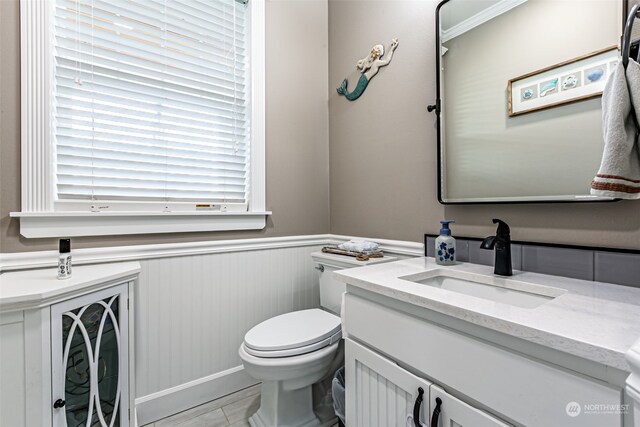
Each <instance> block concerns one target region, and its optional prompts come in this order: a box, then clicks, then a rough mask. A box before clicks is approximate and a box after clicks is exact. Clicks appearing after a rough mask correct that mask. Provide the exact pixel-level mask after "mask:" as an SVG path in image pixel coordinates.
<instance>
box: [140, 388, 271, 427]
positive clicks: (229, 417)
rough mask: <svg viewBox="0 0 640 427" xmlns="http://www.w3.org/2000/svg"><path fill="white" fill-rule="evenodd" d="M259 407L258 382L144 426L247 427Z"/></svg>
mask: <svg viewBox="0 0 640 427" xmlns="http://www.w3.org/2000/svg"><path fill="white" fill-rule="evenodd" d="M259 407H260V385H259V384H258V385H254V386H252V387H249V388H245V389H244V390H240V391H238V392H236V393H233V394H230V395H228V396H224V397H221V398H220V399H216V400H213V401H211V402H208V403H205V404H203V405H200V406H196V407H195V408H191V409H188V410H186V411H184V412H180V413H179V414H175V415H172V416H170V417H167V418H163V419H161V420H158V421H156V422H155V423H151V424H147V425H146V426H144V427H245V426H248V425H249V422H248V421H247V420H248V419H249V417H250V416H251V415H253V414H254V412H256V411H257V410H258V408H259Z"/></svg>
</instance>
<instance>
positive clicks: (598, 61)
mask: <svg viewBox="0 0 640 427" xmlns="http://www.w3.org/2000/svg"><path fill="white" fill-rule="evenodd" d="M619 57H620V52H619V48H618V46H611V47H608V48H606V49H601V50H598V51H596V52H592V53H589V54H587V55H583V56H580V57H578V58H573V59H570V60H568V61H565V62H561V63H559V64H555V65H552V66H550V67H547V68H543V69H541V70H537V71H534V72H531V73H528V74H525V75H523V76H520V77H516V78H514V79H511V80H509V83H508V87H507V98H508V99H507V104H508V108H509V117H514V116H518V115H520V114H526V113H532V112H534V111H540V110H544V109H547V108H552V107H557V106H559V105H565V104H570V103H572V102H576V101H582V100H584V99H589V98H595V97H598V96H601V95H602V91H603V90H604V86H605V84H606V83H607V79H608V78H609V75H610V74H611V73H612V72H613V70H614V67H615V66H616V64H617V63H618V61H619Z"/></svg>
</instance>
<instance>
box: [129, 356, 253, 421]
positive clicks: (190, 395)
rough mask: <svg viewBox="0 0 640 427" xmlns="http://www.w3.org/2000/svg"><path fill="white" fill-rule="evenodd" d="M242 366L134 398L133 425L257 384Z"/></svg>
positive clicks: (155, 419)
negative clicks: (134, 417) (134, 415)
mask: <svg viewBox="0 0 640 427" xmlns="http://www.w3.org/2000/svg"><path fill="white" fill-rule="evenodd" d="M257 383H258V381H256V380H255V379H253V378H251V377H250V376H249V375H248V374H247V373H246V372H245V371H244V368H243V367H242V366H236V367H235V368H231V369H227V370H226V371H222V372H218V373H216V374H213V375H209V376H207V377H204V378H198V379H197V380H194V381H190V382H188V383H185V384H180V385H179V386H176V387H171V388H168V389H166V390H162V391H159V392H157V393H153V394H149V395H147V396H142V397H139V398H137V399H136V400H135V405H136V407H135V412H136V417H137V421H136V422H137V425H138V426H143V425H146V424H149V423H152V422H154V421H157V420H159V419H162V418H165V417H168V416H170V415H173V414H177V413H178V412H182V411H185V410H187V409H190V408H193V407H194V406H198V405H202V404H203V403H206V402H209V401H211V400H214V399H218V398H220V397H222V396H226V395H227V394H231V393H234V392H236V391H238V390H242V389H243V388H247V387H250V386H252V385H254V384H257Z"/></svg>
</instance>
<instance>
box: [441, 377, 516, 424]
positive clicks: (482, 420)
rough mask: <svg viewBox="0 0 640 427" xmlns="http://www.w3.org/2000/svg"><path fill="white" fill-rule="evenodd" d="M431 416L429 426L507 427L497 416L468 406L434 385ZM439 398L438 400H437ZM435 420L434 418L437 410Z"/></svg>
mask: <svg viewBox="0 0 640 427" xmlns="http://www.w3.org/2000/svg"><path fill="white" fill-rule="evenodd" d="M430 398H431V402H430V403H431V408H432V418H431V421H434V422H433V423H431V424H432V425H431V427H508V426H509V424H505V423H503V422H502V421H500V420H498V419H497V418H494V417H492V416H491V415H489V414H487V413H485V412H482V411H480V410H479V409H476V408H474V407H473V406H470V405H468V404H466V403H464V402H463V401H461V400H459V399H456V398H455V397H453V396H451V395H450V394H447V393H446V392H445V391H444V390H443V389H441V388H440V387H438V386H436V385H432V386H431V391H430ZM438 399H439V400H438ZM438 409H439V410H440V412H439V414H438V416H437V417H438V418H437V421H436V420H435V419H434V417H435V416H436V415H434V413H437V412H438Z"/></svg>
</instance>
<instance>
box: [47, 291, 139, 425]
mask: <svg viewBox="0 0 640 427" xmlns="http://www.w3.org/2000/svg"><path fill="white" fill-rule="evenodd" d="M127 301H128V285H127V284H126V283H125V284H121V285H117V286H113V287H110V288H108V289H104V290H102V291H100V292H95V293H91V294H88V295H84V296H81V297H78V298H74V299H71V300H68V301H64V302H61V303H58V304H55V305H53V306H52V307H51V351H52V353H51V366H52V393H53V401H54V403H53V425H54V427H64V426H66V427H80V426H87V425H89V426H96V427H97V426H100V427H121V426H126V425H128V421H129V402H128V399H129V386H128V383H129V381H128V372H129V370H128V354H129V348H128V332H129V331H128V329H129V328H128V316H127ZM89 419H90V421H89ZM87 421H89V422H87Z"/></svg>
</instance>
